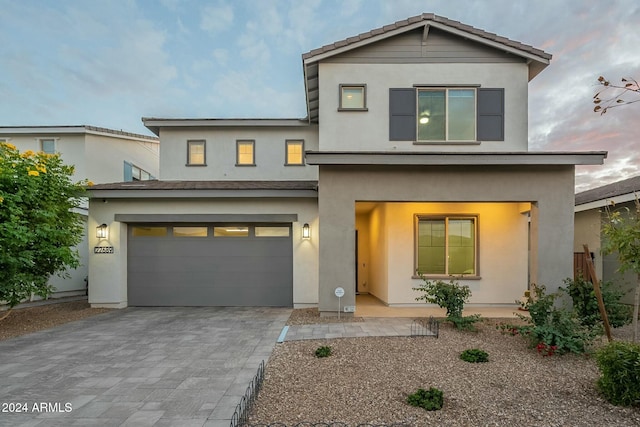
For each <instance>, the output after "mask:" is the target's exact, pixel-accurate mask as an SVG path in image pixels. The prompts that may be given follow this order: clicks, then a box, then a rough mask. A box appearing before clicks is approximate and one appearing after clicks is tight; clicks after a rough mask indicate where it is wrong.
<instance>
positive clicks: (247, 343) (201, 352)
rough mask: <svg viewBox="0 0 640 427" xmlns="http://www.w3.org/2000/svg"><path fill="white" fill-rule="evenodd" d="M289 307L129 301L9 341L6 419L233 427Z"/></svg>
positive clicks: (3, 350)
mask: <svg viewBox="0 0 640 427" xmlns="http://www.w3.org/2000/svg"><path fill="white" fill-rule="evenodd" d="M290 313H291V310H290V309H286V308H253V307H252V308H240V307H238V308H216V307H196V308H191V307H190V308H127V309H124V310H116V311H113V312H109V313H106V314H101V315H98V316H95V317H92V318H88V319H84V320H81V321H78V322H73V323H69V324H66V325H62V326H60V327H57V328H54V329H50V330H48V331H42V332H38V333H34V334H30V335H26V336H22V337H18V338H14V339H10V340H7V341H1V342H0V404H1V405H2V407H0V426H12V427H13V426H23V425H24V426H36V425H37V426H70V425H81V426H92V425H96V426H120V425H125V426H150V425H153V426H170V425H176V426H224V427H227V426H228V425H229V422H230V418H231V416H232V414H233V410H234V408H235V405H236V404H237V403H238V402H239V400H240V398H241V396H242V395H243V394H244V392H245V390H246V388H247V385H248V384H249V382H250V381H251V379H252V378H253V376H254V375H255V373H256V371H257V369H258V366H259V364H260V362H261V361H262V360H265V362H266V360H267V359H268V358H269V355H270V354H271V351H272V350H273V347H274V345H275V342H276V340H277V338H278V335H279V334H280V331H281V330H282V327H283V326H284V324H285V322H286V320H287V318H288V316H289V314H290ZM19 410H21V411H22V413H17V411H19Z"/></svg>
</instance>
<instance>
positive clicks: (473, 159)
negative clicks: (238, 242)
mask: <svg viewBox="0 0 640 427" xmlns="http://www.w3.org/2000/svg"><path fill="white" fill-rule="evenodd" d="M606 155H607V152H606V151H595V152H573V153H560V152H557V153H364V152H363V153H354V152H348V153H346V152H309V151H308V152H306V161H307V164H310V165H442V166H445V165H601V164H603V163H604V159H605V157H606Z"/></svg>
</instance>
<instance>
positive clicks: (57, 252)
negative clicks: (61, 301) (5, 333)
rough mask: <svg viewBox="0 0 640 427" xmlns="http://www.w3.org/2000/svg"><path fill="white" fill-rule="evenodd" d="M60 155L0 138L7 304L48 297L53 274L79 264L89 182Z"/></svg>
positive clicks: (0, 225) (1, 280)
mask: <svg viewBox="0 0 640 427" xmlns="http://www.w3.org/2000/svg"><path fill="white" fill-rule="evenodd" d="M72 175H73V167H72V166H67V165H65V164H63V162H62V160H61V159H60V156H59V155H55V154H46V153H43V152H37V153H35V152H33V151H30V150H28V151H25V152H23V153H20V152H19V151H18V149H17V148H16V147H15V146H14V145H12V144H9V143H6V142H3V143H0V301H5V302H7V303H8V304H9V307H13V306H15V305H16V304H18V303H19V302H21V301H23V300H25V299H27V298H29V297H30V296H31V294H36V295H40V296H42V297H46V296H47V295H48V294H49V293H50V292H51V291H52V289H51V288H50V286H49V285H48V283H47V282H48V280H49V277H50V276H51V275H52V274H56V273H59V272H61V271H64V269H65V268H67V267H72V268H73V267H77V266H78V259H79V258H78V254H77V252H76V251H74V250H73V248H72V247H73V246H75V245H77V244H78V243H79V242H80V240H81V238H82V233H83V223H82V219H81V218H80V217H79V216H78V214H76V213H74V212H73V209H74V208H77V207H78V206H80V202H81V197H82V196H83V195H84V185H85V183H73V182H72V181H71V176H72Z"/></svg>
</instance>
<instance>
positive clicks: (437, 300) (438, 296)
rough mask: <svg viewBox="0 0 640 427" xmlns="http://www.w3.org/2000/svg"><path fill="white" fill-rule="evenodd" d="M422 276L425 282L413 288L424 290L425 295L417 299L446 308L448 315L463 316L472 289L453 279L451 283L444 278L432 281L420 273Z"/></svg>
mask: <svg viewBox="0 0 640 427" xmlns="http://www.w3.org/2000/svg"><path fill="white" fill-rule="evenodd" d="M420 278H421V279H422V280H423V281H424V283H422V284H421V285H420V286H418V287H417V288H413V290H414V291H419V292H423V295H421V296H419V297H417V298H416V301H425V302H428V303H431V304H437V305H438V306H439V307H442V308H446V309H447V317H462V309H463V308H464V303H465V302H467V301H468V300H469V297H470V296H471V290H470V289H469V287H468V286H467V285H464V286H461V285H460V284H459V283H458V282H456V281H455V280H453V279H452V280H451V281H450V282H449V283H446V282H443V281H442V280H436V281H435V282H432V281H430V280H427V279H426V278H425V277H424V276H423V275H422V274H420Z"/></svg>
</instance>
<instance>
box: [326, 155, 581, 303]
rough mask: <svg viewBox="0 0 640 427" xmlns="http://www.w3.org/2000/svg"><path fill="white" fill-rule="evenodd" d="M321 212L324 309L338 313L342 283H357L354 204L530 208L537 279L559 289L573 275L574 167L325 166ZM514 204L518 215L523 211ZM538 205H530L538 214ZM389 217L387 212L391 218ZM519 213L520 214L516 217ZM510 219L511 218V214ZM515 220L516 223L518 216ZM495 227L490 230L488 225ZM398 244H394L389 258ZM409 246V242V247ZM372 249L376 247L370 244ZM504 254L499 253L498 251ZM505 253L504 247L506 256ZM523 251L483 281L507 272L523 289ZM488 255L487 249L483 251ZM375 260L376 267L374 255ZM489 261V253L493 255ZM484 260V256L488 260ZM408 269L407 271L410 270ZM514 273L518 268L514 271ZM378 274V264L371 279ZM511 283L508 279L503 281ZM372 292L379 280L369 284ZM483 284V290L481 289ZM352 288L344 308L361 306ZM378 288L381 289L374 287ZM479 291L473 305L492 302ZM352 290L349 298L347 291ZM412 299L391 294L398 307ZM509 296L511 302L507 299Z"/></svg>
mask: <svg viewBox="0 0 640 427" xmlns="http://www.w3.org/2000/svg"><path fill="white" fill-rule="evenodd" d="M320 181H321V182H322V185H321V186H320V191H319V200H318V205H319V214H320V217H321V218H322V222H321V224H320V237H321V240H322V242H323V244H322V245H321V246H320V266H321V268H320V276H319V277H320V310H321V311H333V310H334V309H333V305H334V304H333V299H334V298H335V297H332V295H333V294H332V290H333V287H334V286H336V284H338V283H347V284H350V283H353V282H354V277H355V272H354V262H353V254H354V250H355V248H354V245H355V242H354V239H353V238H349V236H353V234H354V233H353V232H354V227H355V214H354V206H355V202H356V201H384V202H442V203H444V202H479V203H488V202H532V203H534V204H535V211H536V213H535V215H532V221H535V222H536V223H535V224H533V223H532V227H531V233H535V234H536V235H535V236H531V252H532V253H533V252H535V254H536V256H531V259H530V264H531V265H530V268H531V281H533V282H535V283H538V284H544V285H546V286H547V288H548V289H549V290H550V291H553V290H554V289H556V288H557V287H558V286H560V285H561V284H562V280H563V279H565V278H567V277H571V276H572V274H573V255H572V254H573V238H572V236H573V200H574V198H573V194H574V167H573V166H546V167H536V166H526V167H525V166H520V167H480V166H475V167H469V166H465V167H429V168H421V167H373V166H371V167H353V166H352V167H348V168H341V167H332V166H322V167H321V168H320ZM516 206H517V205H514V207H513V209H512V210H513V211H519V209H518V208H517V207H516ZM533 211H534V207H533V206H532V212H533ZM386 215H387V216H389V212H386ZM518 215H519V214H518ZM505 216H508V215H506V214H505ZM512 217H513V218H520V217H517V216H516V214H513V216H512ZM489 225H491V224H490V223H489ZM512 227H513V228H514V229H515V230H517V237H521V238H522V239H523V240H524V239H525V237H526V233H525V232H524V231H523V229H524V220H522V219H517V220H515V219H514V223H513V224H512ZM392 244H393V243H392V242H388V243H387V245H388V247H389V253H391V248H392ZM405 244H406V243H405ZM372 246H373V243H372ZM494 249H495V250H499V249H500V248H499V247H496V248H494ZM506 249H507V248H505V250H506ZM516 249H519V250H520V251H522V252H523V253H521V254H517V255H516V254H514V255H513V256H514V257H516V256H517V257H518V258H517V263H516V266H515V267H513V266H509V267H505V266H502V265H500V262H499V259H500V256H501V254H497V255H494V256H495V257H497V258H494V260H493V261H492V262H493V263H494V264H495V265H497V267H496V269H498V271H496V272H489V271H487V268H486V267H485V266H481V268H482V272H481V275H490V276H491V277H497V278H499V277H501V276H500V275H502V274H504V273H505V272H507V273H509V274H510V273H512V272H514V274H517V275H518V276H517V279H516V280H517V283H516V284H515V285H512V286H514V287H517V288H518V289H519V290H520V291H521V290H523V287H526V282H524V283H523V280H526V279H523V277H526V276H524V275H523V265H524V262H525V261H524V260H525V259H526V256H527V255H526V252H527V246H526V242H524V241H523V242H522V243H521V244H519V245H518V248H516ZM481 250H482V249H481ZM371 252H372V256H371V262H372V264H373V263H375V257H374V255H373V253H374V251H373V250H372V251H371ZM487 255H488V254H487ZM487 255H483V256H485V257H486V256H487ZM392 264H393V260H391V259H390V260H389V276H388V277H392V276H391V274H392V272H394V276H393V277H394V280H395V279H396V276H395V271H394V270H393V269H394V268H395V266H392ZM405 268H406V267H405ZM511 268H514V269H515V270H514V271H512V270H510V269H511ZM374 274H375V273H374V271H373V266H372V269H371V272H370V276H373V275H374ZM502 280H508V279H502ZM371 282H372V286H373V283H374V279H373V278H371ZM477 286H479V287H482V286H485V287H486V285H484V283H478V284H477ZM353 288H354V287H353V286H350V287H345V290H347V293H346V295H345V296H344V298H343V302H344V304H345V305H354V304H355V294H354V292H353ZM376 289H377V288H376ZM483 289H485V288H478V289H477V290H478V293H477V294H476V296H474V299H473V300H472V301H471V302H472V303H482V302H487V301H489V297H490V295H489V294H483ZM349 290H351V292H349ZM399 297H403V298H406V297H407V294H406V293H404V294H403V293H400V294H391V293H390V295H389V298H394V301H398V300H399V299H398V298H399ZM510 297H511V295H510V296H509V298H510Z"/></svg>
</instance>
